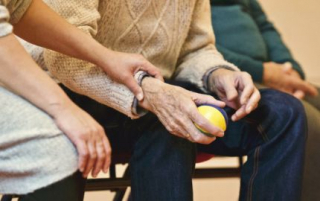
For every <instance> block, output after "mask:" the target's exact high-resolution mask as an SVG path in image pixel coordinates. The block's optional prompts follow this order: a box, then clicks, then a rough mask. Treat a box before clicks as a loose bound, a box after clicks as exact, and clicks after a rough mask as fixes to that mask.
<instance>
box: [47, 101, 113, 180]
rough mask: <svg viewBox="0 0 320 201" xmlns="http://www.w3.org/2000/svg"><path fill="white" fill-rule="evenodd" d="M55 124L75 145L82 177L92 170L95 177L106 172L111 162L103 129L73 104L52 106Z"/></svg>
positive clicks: (108, 145) (108, 146) (109, 149)
mask: <svg viewBox="0 0 320 201" xmlns="http://www.w3.org/2000/svg"><path fill="white" fill-rule="evenodd" d="M52 107H53V108H54V112H53V115H52V116H53V118H54V121H55V122H56V124H57V126H58V127H59V128H60V129H61V131H63V132H64V133H65V134H66V135H67V136H68V138H69V139H70V140H71V141H72V142H73V144H74V145H75V146H76V149H77V151H78V154H79V170H80V171H81V172H82V174H83V176H84V177H87V176H88V175H89V173H90V171H92V173H91V174H92V176H93V177H96V176H97V175H98V173H99V172H100V171H101V170H102V171H103V172H105V173H106V172H107V171H108V169H109V166H110V162H111V147H110V144H109V140H108V138H107V137H106V134H105V132H104V129H103V128H102V127H101V126H100V125H99V124H98V123H97V122H96V121H95V120H94V119H93V118H92V117H91V116H90V115H88V114H87V113H86V112H84V111H83V110H81V109H80V108H79V107H77V106H76V105H75V104H73V103H71V104H68V106H66V107H60V106H55V105H53V106H52Z"/></svg>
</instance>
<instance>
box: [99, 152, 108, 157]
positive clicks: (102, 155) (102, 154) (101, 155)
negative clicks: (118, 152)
mask: <svg viewBox="0 0 320 201" xmlns="http://www.w3.org/2000/svg"><path fill="white" fill-rule="evenodd" d="M106 157H107V155H106V153H105V152H104V151H103V152H101V153H100V154H99V158H100V159H104V158H106Z"/></svg>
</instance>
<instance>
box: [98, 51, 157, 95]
mask: <svg viewBox="0 0 320 201" xmlns="http://www.w3.org/2000/svg"><path fill="white" fill-rule="evenodd" d="M106 60H107V61H106V62H107V64H106V65H105V66H102V68H103V70H104V71H105V72H106V73H107V75H109V76H110V77H111V78H112V79H113V80H114V81H116V82H118V83H121V84H124V85H126V86H127V87H128V88H129V89H130V90H131V91H132V92H133V94H134V95H135V97H136V98H137V99H138V100H139V101H141V100H142V99H143V97H144V96H143V91H142V89H141V87H140V86H139V84H138V83H137V81H136V80H135V78H134V75H135V74H136V73H137V72H138V71H145V72H147V73H148V74H150V75H151V76H153V77H155V78H157V79H159V80H162V81H163V78H162V76H161V73H160V71H159V69H157V68H156V67H155V66H153V65H152V64H151V63H150V62H149V61H147V60H146V59H145V58H144V57H143V56H142V55H139V54H129V53H122V52H116V51H111V53H109V54H108V57H106Z"/></svg>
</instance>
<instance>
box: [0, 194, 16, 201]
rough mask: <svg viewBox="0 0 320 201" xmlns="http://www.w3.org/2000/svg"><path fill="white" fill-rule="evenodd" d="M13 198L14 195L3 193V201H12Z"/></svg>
mask: <svg viewBox="0 0 320 201" xmlns="http://www.w3.org/2000/svg"><path fill="white" fill-rule="evenodd" d="M12 198H13V196H12V195H3V196H2V198H1V201H11V200H12Z"/></svg>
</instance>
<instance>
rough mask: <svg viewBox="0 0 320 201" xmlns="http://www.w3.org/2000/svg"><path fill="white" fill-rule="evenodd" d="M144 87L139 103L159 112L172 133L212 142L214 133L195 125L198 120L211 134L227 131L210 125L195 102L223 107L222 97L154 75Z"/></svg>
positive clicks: (145, 81) (147, 79) (143, 84)
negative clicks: (202, 92) (200, 129)
mask: <svg viewBox="0 0 320 201" xmlns="http://www.w3.org/2000/svg"><path fill="white" fill-rule="evenodd" d="M142 88H143V90H144V94H145V99H144V100H143V101H142V102H140V106H142V107H144V108H145V109H147V110H149V111H151V112H153V113H154V114H156V115H157V117H158V118H159V120H160V121H161V123H162V124H163V125H164V126H165V127H166V129H167V130H168V131H169V132H170V133H171V134H173V135H176V136H179V137H182V138H186V139H188V140H190V141H192V142H197V143H202V144H209V143H211V142H212V141H214V140H215V137H208V136H206V135H204V134H202V133H201V132H200V131H199V130H198V129H197V128H196V127H195V125H194V124H197V125H199V126H200V127H201V128H203V129H205V130H206V131H208V132H209V133H211V134H212V135H214V136H216V137H223V135H224V132H223V131H222V130H221V129H220V128H218V127H216V126H213V125H211V124H210V122H209V121H208V120H207V119H206V118H205V117H203V116H202V115H201V114H200V113H199V112H198V109H197V106H196V105H198V104H205V103H208V104H213V105H216V106H219V107H224V106H225V104H224V103H223V102H222V101H218V100H216V99H214V98H213V97H211V96H208V95H202V94H197V93H193V92H190V91H187V90H185V89H183V88H181V87H176V86H173V85H169V84H165V83H163V82H161V81H159V80H156V79H153V78H145V79H143V82H142Z"/></svg>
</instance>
